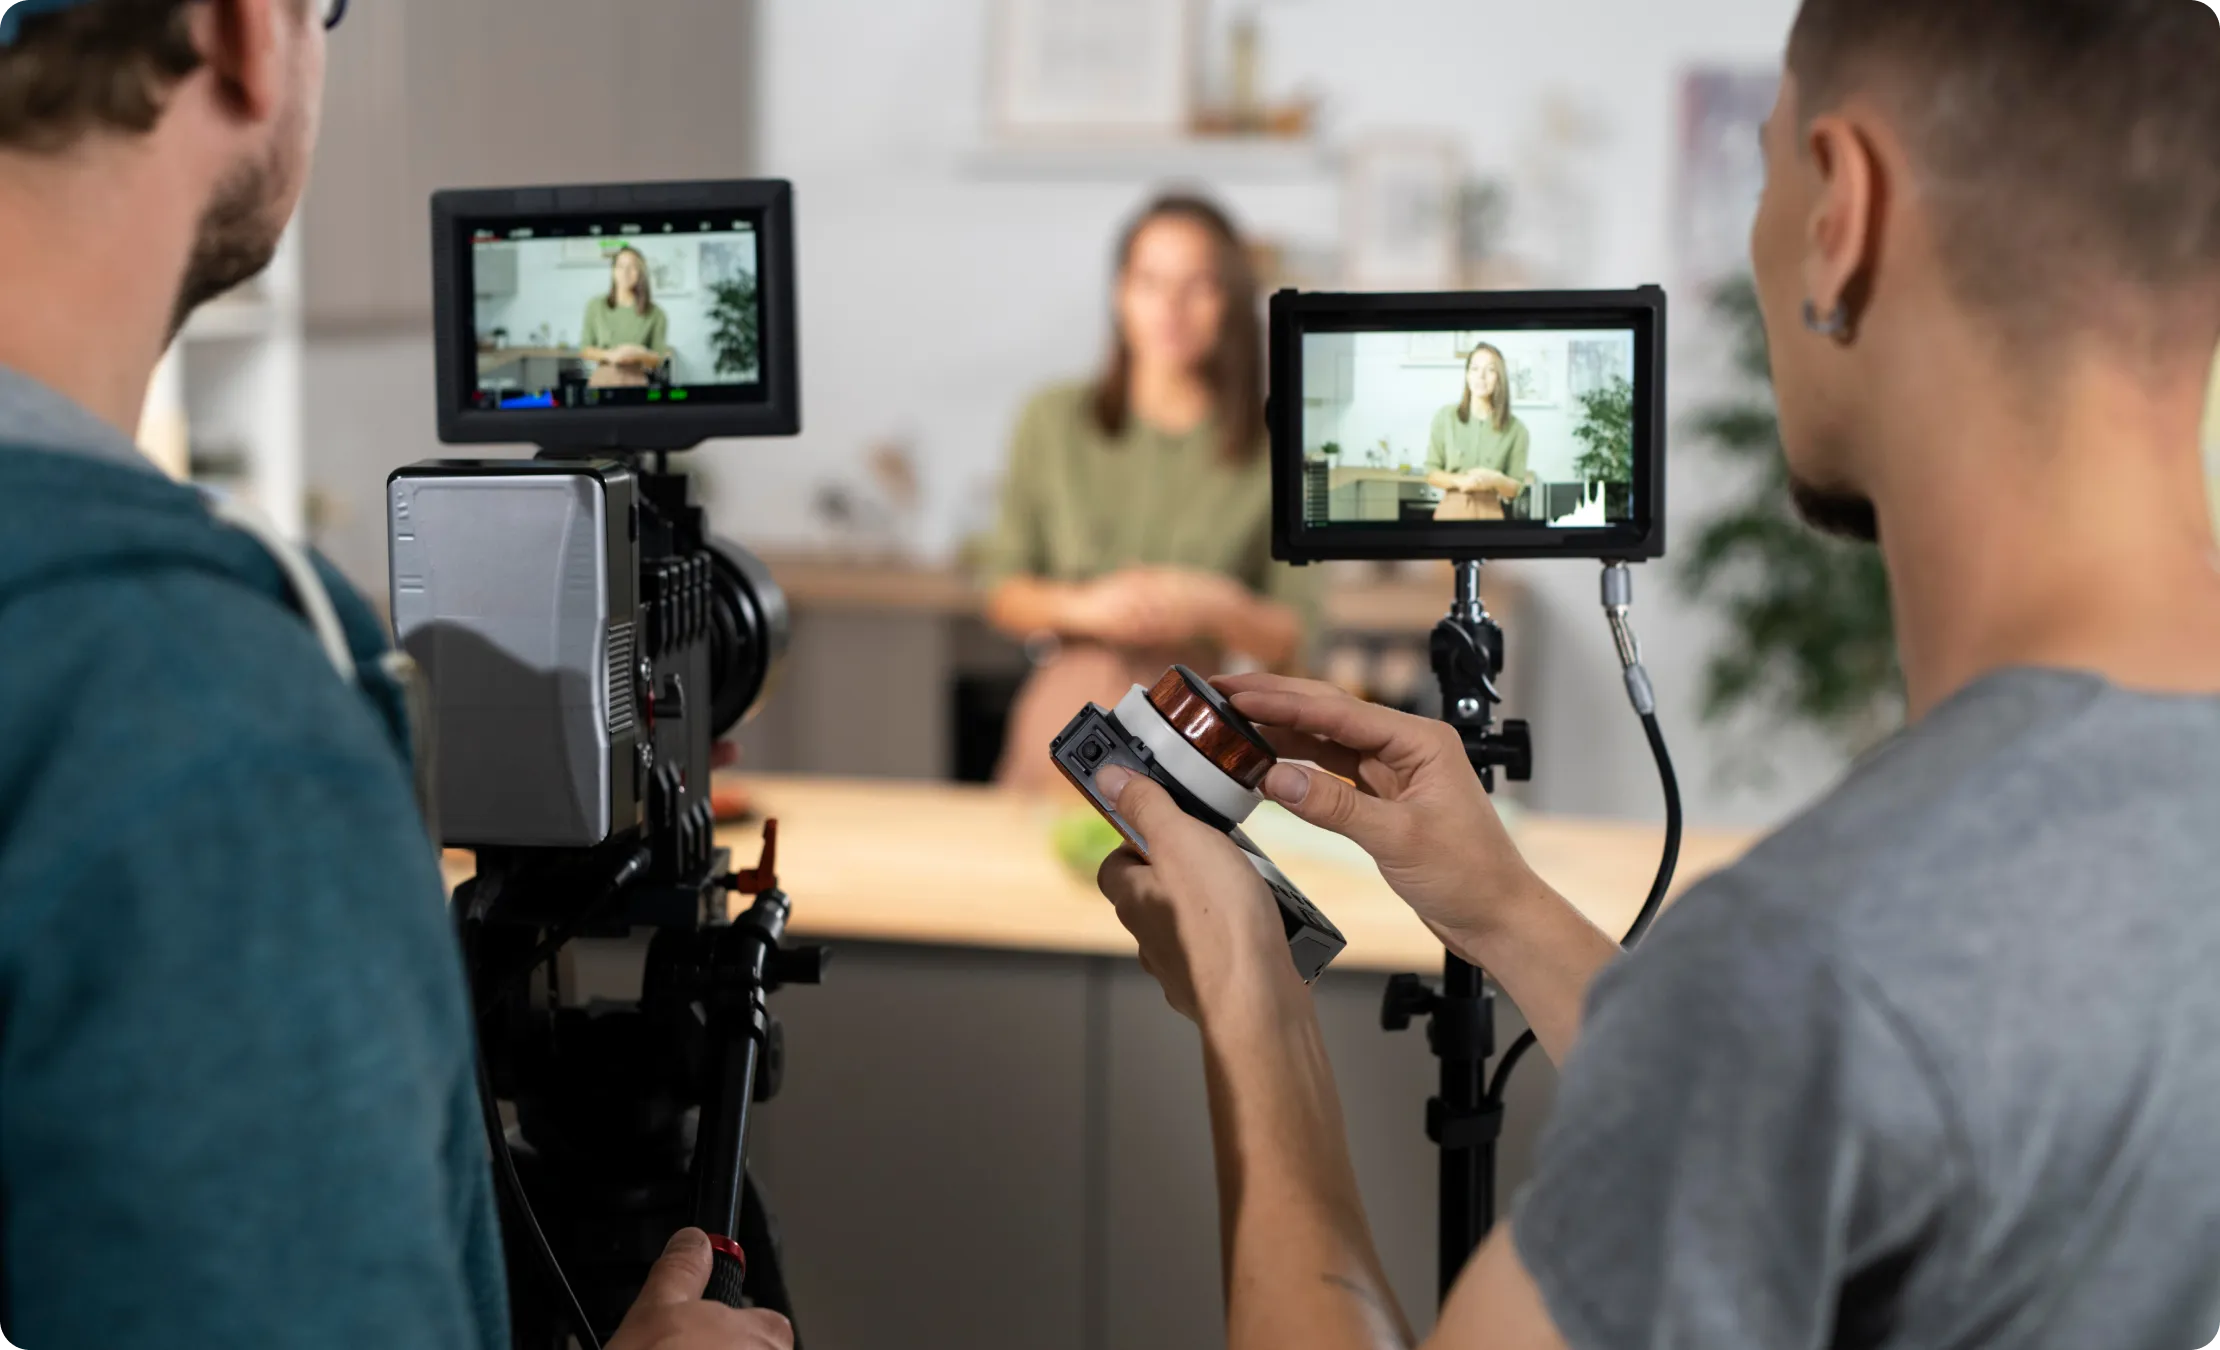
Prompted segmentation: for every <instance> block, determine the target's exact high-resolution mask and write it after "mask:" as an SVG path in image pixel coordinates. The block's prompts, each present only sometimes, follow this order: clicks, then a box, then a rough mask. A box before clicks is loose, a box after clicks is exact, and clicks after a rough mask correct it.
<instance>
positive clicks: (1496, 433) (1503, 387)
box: [1426, 342, 1528, 521]
mask: <svg viewBox="0 0 2220 1350" xmlns="http://www.w3.org/2000/svg"><path fill="white" fill-rule="evenodd" d="M1475 413H1477V414H1479V416H1478V417H1475V416H1474V414H1475ZM1527 446H1528V436H1527V432H1526V423H1524V422H1521V421H1520V420H1519V419H1518V418H1516V417H1513V416H1512V415H1511V372H1510V368H1509V367H1508V366H1507V365H1506V364H1505V363H1504V360H1503V353H1502V352H1500V351H1498V350H1496V349H1495V348H1494V347H1491V346H1489V345H1488V344H1487V343H1485V342H1483V343H1481V344H1480V345H1479V346H1478V347H1475V348H1473V351H1472V355H1470V356H1468V357H1466V358H1465V392H1464V398H1463V399H1462V400H1461V401H1459V402H1457V403H1454V404H1452V405H1450V406H1449V407H1446V408H1444V409H1442V410H1441V411H1440V412H1438V413H1436V414H1434V430H1433V434H1432V436H1431V438H1430V439H1429V441H1428V444H1427V449H1426V481H1427V483H1428V484H1430V485H1432V486H1434V487H1438V488H1440V489H1441V490H1442V497H1441V505H1440V506H1438V507H1436V508H1434V519H1435V520H1440V521H1458V520H1501V519H1503V516H1504V511H1503V507H1504V503H1506V502H1508V501H1510V500H1511V499H1512V498H1514V497H1516V496H1518V495H1519V494H1520V493H1521V492H1524V491H1525V490H1526V486H1527V481H1528V480H1527V473H1526V452H1527Z"/></svg>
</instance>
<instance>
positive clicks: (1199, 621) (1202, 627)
mask: <svg viewBox="0 0 2220 1350" xmlns="http://www.w3.org/2000/svg"><path fill="white" fill-rule="evenodd" d="M1229 588H1230V590H1231V591H1233V592H1237V593H1240V594H1246V593H1245V592H1241V587H1240V584H1239V583H1238V582H1234V581H1232V580H1229V579H1227V578H1225V577H1219V576H1215V575H1213V574H1211V573H1207V572H1189V571H1183V570H1180V569H1177V568H1169V567H1136V568H1128V569H1127V570H1125V571H1123V572H1118V573H1114V574H1113V575H1111V576H1107V577H1104V578H1102V579H1101V580H1100V581H1097V582H1094V583H1092V584H1091V585H1089V586H1087V587H1085V588H1083V589H1082V590H1081V591H1080V593H1079V596H1078V598H1077V603H1076V604H1075V606H1074V608H1073V611H1072V613H1071V614H1070V616H1069V620H1070V622H1071V623H1072V626H1073V627H1074V628H1075V629H1076V630H1077V631H1079V632H1081V633H1084V634H1085V635H1086V636H1089V637H1096V638H1101V639H1103V640H1104V641H1107V642H1114V643H1117V644H1119V645H1121V646H1127V647H1161V646H1169V645H1172V644H1175V643H1181V642H1186V641H1188V640H1189V639H1191V638H1194V637H1195V636H1196V635H1198V634H1201V633H1206V632H1210V631H1213V630H1214V629H1215V628H1216V627H1217V626H1218V622H1219V619H1220V616H1221V615H1222V614H1223V612H1224V609H1223V607H1224V606H1225V605H1226V604H1227V602H1228V596H1227V590H1228V589H1229Z"/></svg>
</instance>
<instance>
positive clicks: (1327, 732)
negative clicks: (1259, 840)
mask: <svg viewBox="0 0 2220 1350" xmlns="http://www.w3.org/2000/svg"><path fill="white" fill-rule="evenodd" d="M1217 685H1218V688H1219V689H1221V690H1223V691H1224V692H1225V694H1226V695H1227V697H1228V698H1230V699H1231V700H1232V702H1233V706H1234V707H1235V708H1237V709H1239V710H1240V711H1241V712H1242V713H1243V714H1244V715H1246V716H1247V717H1248V718H1249V719H1250V720H1251V721H1252V722H1254V723H1256V724H1257V726H1258V727H1259V728H1261V729H1262V730H1263V731H1264V734H1265V737H1266V739H1267V740H1269V741H1271V742H1272V744H1273V746H1274V748H1275V749H1277V750H1278V751H1279V752H1280V755H1281V762H1280V763H1279V764H1278V765H1276V766H1275V767H1274V768H1273V769H1272V770H1271V772H1270V773H1268V774H1267V775H1266V776H1265V778H1264V781H1263V784H1262V786H1263V788H1264V795H1265V796H1267V797H1270V798H1271V799H1272V800H1274V801H1276V802H1279V803H1280V804H1281V805H1283V806H1285V807H1286V808H1287V809H1288V810H1289V811H1291V812H1293V813H1294V814H1295V815H1297V816H1300V817H1302V818H1303V819H1304V820H1307V821H1309V822H1310V823H1311V824H1313V825H1316V826H1318V827H1320V828H1321V829H1327V830H1331V831H1333V832H1334V833H1335V834H1339V835H1342V836H1344V837H1346V838H1348V839H1349V840H1351V841H1352V842H1354V843H1355V844H1356V845H1357V846H1358V847H1360V848H1362V849H1363V850H1364V851H1365V852H1366V853H1369V854H1371V855H1372V859H1373V861H1374V862H1376V863H1378V864H1379V865H1380V875H1381V876H1382V877H1383V878H1384V879H1385V880H1386V881H1387V883H1388V885H1389V886H1391V887H1393V888H1394V890H1395V893H1396V894H1397V895H1399V896H1401V897H1402V898H1403V899H1404V901H1405V902H1406V903H1408V904H1409V905H1410V907H1411V908H1412V909H1413V910H1415V911H1416V912H1417V914H1418V917H1419V918H1421V919H1423V920H1425V922H1426V926H1427V927H1428V928H1431V929H1432V930H1433V931H1434V934H1435V935H1436V936H1437V937H1439V938H1441V940H1442V942H1443V943H1444V944H1445V945H1446V946H1448V948H1449V949H1450V950H1451V951H1454V952H1463V953H1470V952H1471V950H1472V947H1473V942H1474V939H1475V938H1476V937H1478V936H1479V935H1481V934H1483V933H1485V932H1486V931H1487V930H1488V928H1489V927H1490V925H1491V923H1492V922H1493V921H1494V920H1495V919H1496V917H1497V914H1498V907H1499V906H1500V905H1501V904H1504V903H1508V902H1510V901H1512V900H1514V899H1517V898H1521V897H1527V898H1530V897H1532V896H1534V895H1536V894H1545V895H1546V894H1549V893H1550V892H1549V888H1548V886H1547V885H1546V884H1545V883H1544V882H1543V881H1542V880H1541V878H1540V877H1538V876H1536V875H1535V874H1534V871H1533V869H1532V868H1530V867H1528V866H1527V864H1526V860H1525V859H1524V858H1522V857H1520V856H1519V851H1518V848H1517V846H1516V845H1514V844H1513V843H1512V842H1511V836H1510V833H1509V831H1507V830H1505V829H1504V828H1503V821H1502V818H1501V817H1499V816H1498V815H1497V814H1496V811H1495V805H1494V803H1493V802H1491V801H1490V800H1489V799H1488V794H1487V793H1486V792H1485V791H1483V790H1482V789H1481V786H1480V778H1479V776H1478V775H1477V774H1476V773H1474V772H1473V768H1472V763H1471V761H1470V760H1469V759H1467V758H1466V755H1465V747H1464V743H1463V741H1462V740H1461V739H1460V738H1459V737H1458V734H1457V731H1456V729H1455V728H1453V727H1451V726H1450V725H1448V724H1447V723H1445V722H1437V721H1432V720H1429V719H1427V718H1422V717H1413V716H1410V715H1409V714H1406V713H1399V712H1396V711H1394V710H1392V709H1389V708H1382V707H1380V706H1378V705H1377V704H1372V703H1366V702H1363V701H1362V700H1359V699H1356V698H1353V697H1351V696H1350V695H1349V694H1346V693H1344V692H1342V691H1341V690H1340V689H1338V688H1335V687H1334V686H1332V685H1330V684H1323V683H1320V682H1318V681H1315V680H1295V679H1288V678H1286V677H1284V676H1278V675H1238V676H1228V677H1225V678H1222V679H1220V680H1218V681H1217ZM1290 759H1297V760H1307V761H1309V762H1311V763H1313V764H1316V765H1319V766H1320V767H1321V768H1322V769H1323V770H1324V771H1323V772H1321V771H1320V769H1310V768H1303V767H1299V766H1297V765H1295V764H1290V763H1288V762H1286V761H1287V760H1290ZM1344 780H1349V781H1344Z"/></svg>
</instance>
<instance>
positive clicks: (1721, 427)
mask: <svg viewBox="0 0 2220 1350" xmlns="http://www.w3.org/2000/svg"><path fill="white" fill-rule="evenodd" d="M1712 307H1713V312H1714V314H1716V315H1717V317H1718V318H1719V319H1720V321H1721V322H1722V323H1724V324H1726V325H1728V326H1729V327H1730V328H1731V329H1732V331H1733V332H1734V334H1735V356H1736V365H1737V367H1738V368H1739V369H1740V370H1741V371H1742V372H1743V374H1744V375H1745V376H1746V377H1747V378H1748V379H1749V380H1750V382H1751V387H1750V388H1749V389H1747V390H1745V391H1744V392H1743V393H1742V394H1741V395H1740V396H1737V397H1735V398H1732V399H1729V400H1727V401H1724V402H1721V403H1719V404H1716V405H1714V406H1712V407H1709V408H1705V409H1701V410H1699V411H1698V412H1697V413H1696V414H1695V415H1694V416H1692V417H1691V418H1690V419H1689V426H1690V429H1691V430H1692V431H1693V432H1694V433H1695V434H1696V436H1697V437H1699V438H1700V439H1701V440H1703V441H1705V442H1708V443H1709V444H1710V445H1712V446H1713V447H1714V448H1715V449H1717V450H1719V451H1720V452H1722V453H1724V454H1726V455H1728V456H1729V457H1731V458H1733V459H1737V460H1742V461H1746V462H1750V463H1752V464H1753V466H1754V467H1756V468H1757V469H1758V472H1755V473H1752V474H1751V475H1750V477H1749V480H1748V484H1747V486H1746V488H1745V490H1744V492H1743V495H1742V496H1741V497H1740V498H1738V499H1737V500H1735V501H1733V502H1731V503H1730V504H1729V505H1728V506H1726V507H1725V508H1724V509H1722V510H1721V511H1719V512H1718V513H1717V514H1715V515H1713V516H1712V517H1710V518H1709V519H1707V520H1705V521H1703V522H1702V523H1701V524H1700V525H1699V526H1698V527H1697V529H1696V531H1695V533H1694V536H1693V542H1692V544H1691V545H1690V547H1689V549H1688V551H1687V553H1686V554H1685V555H1684V556H1683V558H1682V560H1681V565H1680V579H1681V583H1682V585H1683V587H1684V588H1685V589H1686V590H1687V591H1688V593H1689V594H1690V595H1691V596H1693V597H1694V598H1696V599H1698V600H1701V601H1704V602H1706V603H1708V604H1709V605H1710V606H1711V607H1712V608H1714V609H1715V610H1717V611H1718V612H1719V613H1720V614H1721V616H1722V617H1723V618H1724V619H1725V620H1726V630H1727V635H1726V637H1725V639H1724V640H1723V641H1722V643H1721V645H1720V647H1719V648H1718V650H1717V651H1715V652H1714V653H1713V654H1712V658H1711V661H1710V663H1709V665H1708V667H1707V669H1706V672H1705V689H1704V710H1705V716H1706V718H1707V719H1708V720H1712V721H1729V720H1736V721H1752V722H1755V723H1757V724H1759V725H1761V726H1782V725H1790V724H1796V723H1802V724H1805V725H1809V726H1812V727H1815V728H1817V729H1818V730H1819V731H1821V732H1822V733H1823V734H1826V735H1828V736H1830V737H1832V738H1834V739H1835V740H1837V741H1838V742H1840V743H1842V744H1843V745H1845V746H1846V747H1848V748H1851V749H1862V748H1864V746H1865V745H1867V744H1869V743H1871V742H1872V741H1874V740H1876V739H1878V738H1879V737H1880V736H1881V735H1882V734H1884V733H1885V732H1886V731H1887V730H1888V729H1890V728H1891V727H1893V725H1894V724H1895V723H1897V722H1898V721H1900V720H1901V717H1902V706H1903V676H1902V672H1901V670H1900V668H1899V665H1898V662H1897V655H1896V640H1895V625H1894V614H1893V612H1892V610H1891V609H1890V604H1889V588H1888V572H1887V569H1886V568H1885V567H1884V566H1883V564H1882V560H1881V555H1880V552H1879V550H1877V549H1874V548H1872V547H1870V546H1867V545H1862V544H1854V543H1848V542H1845V541H1841V540H1836V539H1830V538H1827V537H1825V536H1822V535H1820V534H1818V533H1817V532H1815V531H1813V530H1811V529H1810V528H1809V527H1807V526H1805V525H1804V524H1803V523H1802V522H1801V521H1800V520H1798V519H1797V518H1796V514H1795V510H1794V506H1793V503H1792V501H1791V498H1790V493H1789V477H1788V470H1787V465H1786V462H1785V460H1784V459H1783V457H1782V453H1781V445H1780V422H1779V418H1778V415H1777V414H1776V412H1775V410H1774V408H1773V404H1772V400H1771V397H1770V395H1771V389H1770V386H1769V381H1770V369H1769V360H1768V356H1767V347H1766V338H1765V326H1764V322H1763V319H1762V316H1761V312H1760V309H1759V306H1758V302H1757V292H1756V289H1755V287H1753V286H1752V285H1751V283H1750V281H1749V280H1748V279H1747V278H1741V279H1737V280H1734V281H1730V282H1728V283H1726V284H1724V285H1722V286H1720V287H1719V288H1718V289H1717V290H1716V291H1715V292H1714V293H1713V296H1712ZM1576 434H1577V433H1576ZM1584 443H1585V442H1584Z"/></svg>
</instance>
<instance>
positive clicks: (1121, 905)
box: [1096, 767, 1301, 1023]
mask: <svg viewBox="0 0 2220 1350" xmlns="http://www.w3.org/2000/svg"><path fill="white" fill-rule="evenodd" d="M1100 786H1101V788H1102V790H1103V793H1104V795H1106V796H1108V797H1109V798H1110V800H1111V801H1112V803H1113V804H1114V805H1115V806H1116V808H1117V812H1118V814H1119V815H1120V816H1122V817H1123V818H1124V819H1126V820H1127V821H1129V822H1131V823H1132V825H1133V826H1134V827H1135V828H1136V829H1138V830H1139V831H1141V833H1142V834H1143V836H1144V837H1145V838H1147V839H1148V841H1149V855H1148V857H1147V858H1146V859H1143V858H1142V857H1140V856H1139V855H1137V854H1135V853H1132V852H1129V851H1127V850H1125V849H1120V850H1119V851H1118V852H1116V853H1113V854H1111V855H1110V857H1109V858H1108V859H1107V860H1106V861H1105V862H1104V863H1103V864H1102V870H1101V872H1100V873H1099V874H1098V875H1097V877H1096V884H1097V885H1099V886H1101V888H1102V893H1103V895H1104V896H1106V897H1108V899H1109V900H1110V903H1111V904H1112V905H1114V906H1116V907H1117V911H1118V922H1120V923H1122V924H1124V925H1125V928H1126V931H1127V932H1129V933H1131V934H1133V936H1134V939H1135V940H1136V941H1137V942H1139V943H1140V945H1141V969H1142V970H1144V971H1146V972H1147V973H1148V974H1149V975H1150V976H1151V977H1153V978H1154V979H1155V980H1156V982H1157V983H1158V984H1160V985H1162V986H1163V989H1164V1001H1165V1002H1167V1003H1169V1004H1171V1006H1172V1010H1173V1011H1174V1012H1176V1013H1178V1014H1179V1015H1180V1016H1182V1017H1185V1018H1187V1019H1188V1020H1189V1021H1191V1022H1196V1023H1201V1022H1203V1021H1204V1020H1206V1019H1205V1010H1204V1007H1203V1003H1204V1001H1205V998H1206V997H1207V996H1209V995H1218V994H1224V995H1228V996H1230V997H1231V998H1233V999H1235V1000H1237V1001H1238V1003H1239V1005H1240V1006H1248V1005H1249V1004H1250V1003H1251V1002H1253V999H1251V998H1249V997H1247V996H1248V995H1249V994H1250V992H1251V991H1253V990H1255V989H1256V988H1257V987H1258V984H1259V983H1260V982H1262V983H1263V984H1264V985H1265V986H1266V987H1271V986H1272V985H1273V984H1275V983H1277V984H1279V985H1280V986H1282V987H1281V989H1280V991H1279V992H1281V993H1292V992H1295V991H1299V990H1300V988H1301V985H1300V983H1299V982H1298V981H1297V980H1296V979H1295V978H1292V977H1293V976H1294V975H1295V971H1294V969H1293V968H1292V967H1291V966H1290V965H1289V963H1288V960H1287V954H1286V953H1287V935H1286V933H1285V932H1284V931H1283V928H1282V924H1281V921H1280V918H1279V916H1278V914H1277V913H1276V912H1275V911H1274V908H1273V905H1272V895H1271V893H1270V891H1269V889H1268V888H1267V887H1266V885H1265V882H1264V878H1263V877H1262V876H1260V875H1259V874H1258V873H1257V871H1256V869H1255V868H1254V867H1253V866H1251V864H1250V862H1249V859H1248V856H1247V855H1246V854H1244V853H1243V852H1242V851H1241V849H1240V847H1239V846H1238V845H1236V844H1235V843H1234V842H1233V841H1232V840H1231V839H1230V838H1228V837H1227V836H1226V835H1224V834H1221V833H1219V832H1218V831H1217V830H1214V829H1212V828H1211V827H1210V826H1208V825H1205V824H1203V823H1202V822H1201V821H1199V820H1196V819H1195V818H1194V817H1192V816H1190V815H1188V814H1187V813H1185V812H1184V811H1182V810H1180V809H1179V803H1177V802H1175V801H1173V800H1172V795H1171V794H1170V793H1169V792H1166V791H1165V790H1164V789H1163V788H1162V787H1161V786H1159V785H1158V784H1157V783H1155V782H1154V781H1152V780H1151V779H1149V778H1147V777H1146V776H1144V775H1141V774H1136V773H1133V772H1131V771H1130V770H1127V769H1123V768H1117V767H1112V768H1108V769H1105V770H1104V771H1103V772H1102V775H1101V778H1100Z"/></svg>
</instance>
